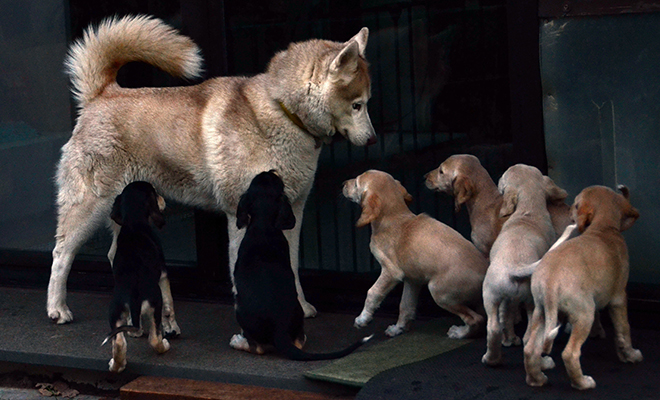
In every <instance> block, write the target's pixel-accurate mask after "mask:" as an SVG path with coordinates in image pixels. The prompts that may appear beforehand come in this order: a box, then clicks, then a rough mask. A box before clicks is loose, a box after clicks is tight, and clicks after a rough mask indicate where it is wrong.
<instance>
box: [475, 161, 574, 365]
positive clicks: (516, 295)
mask: <svg viewBox="0 0 660 400" xmlns="http://www.w3.org/2000/svg"><path fill="white" fill-rule="evenodd" d="M498 188H499V191H500V192H501V193H502V195H503V201H502V208H501V210H500V215H501V216H503V217H506V216H508V219H507V221H506V222H505V223H504V224H503V225H502V230H501V232H500V234H499V235H498V236H497V239H495V243H493V247H492V249H491V251H490V266H489V267H488V272H487V273H486V277H485V278H484V285H483V297H484V308H485V310H486V315H487V316H488V322H487V325H486V328H487V332H486V333H487V351H486V354H484V356H483V358H482V362H483V363H484V364H487V365H491V366H493V365H498V364H500V363H501V362H502V344H505V345H511V344H516V345H519V344H520V343H521V342H520V338H518V337H517V336H516V335H515V332H514V331H513V326H514V318H515V315H516V313H517V309H518V305H519V304H525V305H526V308H527V314H528V316H529V317H530V319H531V315H532V311H533V300H532V295H531V292H530V289H529V280H514V279H513V275H514V274H515V273H516V271H517V270H519V269H521V268H526V267H527V266H528V265H530V264H532V263H534V262H536V261H538V260H539V259H540V258H541V257H542V256H543V255H544V254H545V253H546V251H548V248H550V245H551V244H552V243H553V242H554V241H555V238H556V236H555V231H554V229H553V227H552V222H551V220H550V214H549V213H548V209H547V206H546V204H547V202H548V201H559V200H562V201H563V200H564V199H565V198H566V196H567V194H566V191H565V190H563V189H561V188H559V187H558V186H557V185H555V183H554V182H553V181H552V179H550V178H548V177H547V176H543V174H541V171H539V170H538V169H536V168H534V167H531V166H528V165H523V164H517V165H514V166H512V167H510V168H509V169H507V170H506V172H505V173H504V174H503V175H502V177H501V178H500V181H499V183H498ZM527 337H528V332H526V334H525V339H527Z"/></svg>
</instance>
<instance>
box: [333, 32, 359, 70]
mask: <svg viewBox="0 0 660 400" xmlns="http://www.w3.org/2000/svg"><path fill="white" fill-rule="evenodd" d="M359 58H360V45H359V44H358V42H357V41H355V40H350V41H348V42H347V43H346V45H345V46H344V48H343V49H342V51H340V52H339V54H338V55H337V56H336V57H335V59H334V60H332V62H331V63H330V75H331V76H332V77H333V78H334V79H337V80H342V79H347V80H350V79H351V78H353V76H354V74H355V71H356V70H357V68H358V59H359Z"/></svg>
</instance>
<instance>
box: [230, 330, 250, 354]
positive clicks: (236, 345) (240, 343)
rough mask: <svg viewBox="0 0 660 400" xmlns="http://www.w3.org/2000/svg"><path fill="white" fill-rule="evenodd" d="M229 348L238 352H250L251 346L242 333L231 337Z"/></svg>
mask: <svg viewBox="0 0 660 400" xmlns="http://www.w3.org/2000/svg"><path fill="white" fill-rule="evenodd" d="M229 346H230V347H231V348H232V349H236V350H243V351H250V344H249V343H248V341H247V339H246V338H245V336H243V335H241V334H240V333H237V334H235V335H234V336H232V337H231V340H230V341H229Z"/></svg>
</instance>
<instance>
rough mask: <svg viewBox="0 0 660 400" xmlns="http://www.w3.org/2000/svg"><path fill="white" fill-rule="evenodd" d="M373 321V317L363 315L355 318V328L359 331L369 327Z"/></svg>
mask: <svg viewBox="0 0 660 400" xmlns="http://www.w3.org/2000/svg"><path fill="white" fill-rule="evenodd" d="M372 319H373V317H372V316H371V315H368V314H365V313H362V314H360V315H359V316H358V317H357V318H355V323H354V324H353V326H355V327H356V328H358V329H360V328H364V327H365V326H367V325H369V322H371V320H372Z"/></svg>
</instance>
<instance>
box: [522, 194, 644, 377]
mask: <svg viewBox="0 0 660 400" xmlns="http://www.w3.org/2000/svg"><path fill="white" fill-rule="evenodd" d="M619 189H620V190H621V192H622V193H623V195H621V194H618V193H615V192H614V191H613V190H612V189H609V188H606V187H603V186H591V187H588V188H586V189H584V190H583V191H582V192H581V193H580V194H579V195H578V196H577V197H576V198H575V203H574V204H573V207H572V212H573V215H574V219H575V221H576V222H577V228H578V230H579V231H580V232H581V235H580V236H578V237H576V238H574V239H571V240H567V241H565V242H563V243H561V244H558V245H557V246H553V249H552V251H549V252H548V253H547V254H546V255H545V256H544V257H543V258H542V259H541V261H540V262H539V263H538V266H537V267H536V270H535V271H534V273H533V275H532V280H531V291H532V295H533V296H534V305H535V309H534V315H533V317H532V320H531V323H530V338H529V341H528V342H527V344H526V345H525V370H526V371H527V383H528V384H529V385H531V386H542V385H544V384H545V383H546V382H547V379H548V378H547V377H546V376H545V374H543V372H541V370H542V369H547V368H551V367H553V366H554V362H553V361H552V359H550V357H541V355H542V353H543V352H545V353H550V351H551V349H552V342H553V340H554V338H555V336H556V335H557V332H558V330H559V326H558V324H557V320H558V314H559V313H563V314H565V315H566V316H567V317H568V321H569V322H570V323H571V324H572V326H573V328H572V331H571V336H570V339H569V340H568V343H567V344H566V348H565V349H564V351H563V353H562V358H563V360H564V364H565V365H566V370H567V372H568V376H569V378H570V380H571V385H572V386H573V387H574V388H576V389H592V388H594V387H596V382H595V381H594V380H593V378H591V377H590V376H586V375H584V374H583V373H582V367H581V365H580V349H581V347H582V344H583V343H584V342H585V341H586V339H587V337H588V336H589V331H590V329H591V326H592V324H593V323H594V312H595V311H597V310H599V309H602V308H605V307H608V309H609V312H610V316H611V317H612V323H613V325H614V331H615V344H616V351H617V355H618V356H619V359H620V360H621V361H623V362H640V361H642V358H643V357H642V353H641V352H640V351H639V350H636V349H634V348H633V347H632V343H631V340H630V325H629V324H628V310H627V297H626V285H627V283H628V271H629V262H628V248H627V246H626V242H625V240H624V238H623V235H621V232H622V231H625V230H626V229H628V228H630V227H631V226H632V225H633V223H634V222H635V221H636V220H637V218H638V217H639V213H638V212H637V210H636V209H635V208H633V206H632V205H631V204H630V202H629V197H630V196H629V192H628V189H627V188H626V187H625V186H620V187H619Z"/></svg>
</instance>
